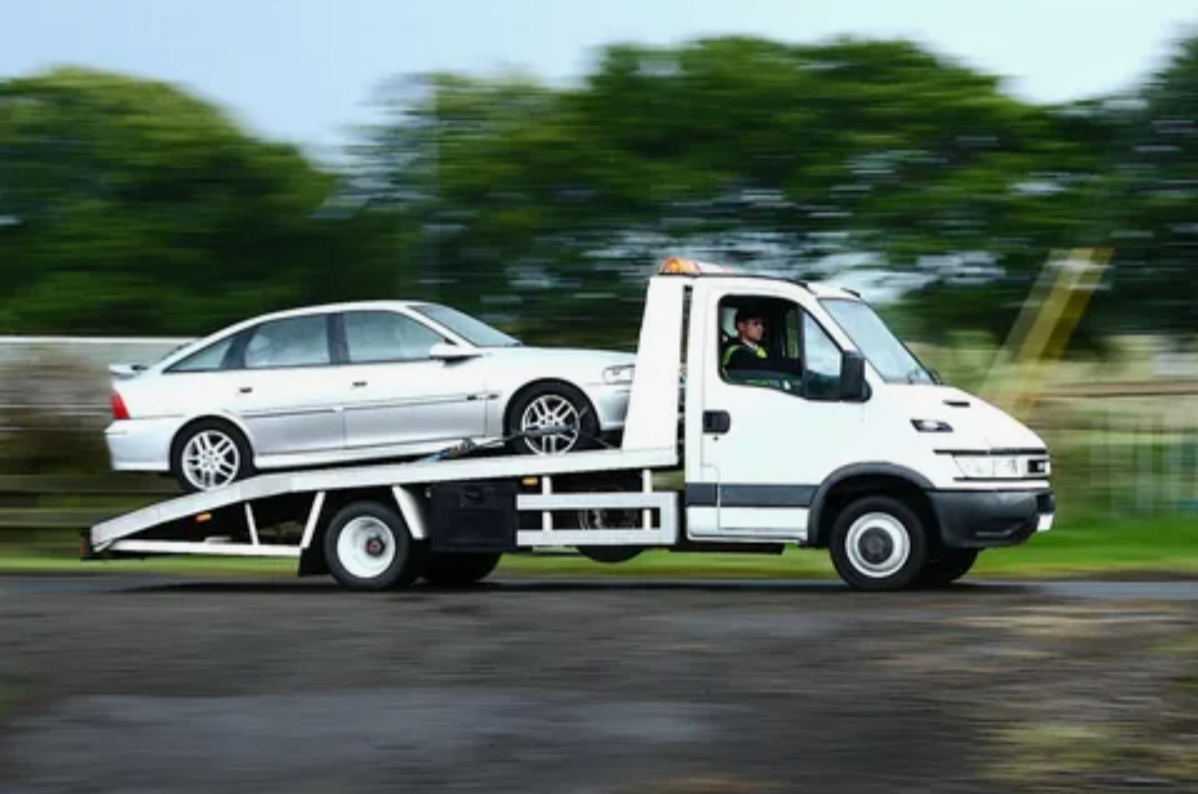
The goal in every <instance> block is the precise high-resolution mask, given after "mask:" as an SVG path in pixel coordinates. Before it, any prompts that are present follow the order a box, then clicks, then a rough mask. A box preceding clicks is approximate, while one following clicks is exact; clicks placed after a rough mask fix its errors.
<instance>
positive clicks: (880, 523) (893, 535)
mask: <svg viewBox="0 0 1198 794" xmlns="http://www.w3.org/2000/svg"><path fill="white" fill-rule="evenodd" d="M831 553H832V564H833V565H834V566H835V567H836V572H837V573H838V574H839V575H840V578H841V579H843V580H844V582H845V583H846V584H848V585H849V586H850V587H852V588H853V589H854V590H866V591H889V590H902V589H904V588H906V587H909V586H911V585H912V584H914V582H915V580H916V578H917V577H918V576H919V574H920V573H921V572H922V571H923V570H924V567H925V565H926V563H927V559H928V542H927V533H926V531H925V530H924V526H923V522H922V521H921V520H920V518H919V516H918V515H917V514H916V513H915V511H914V510H912V509H911V508H910V507H908V506H907V505H906V504H904V503H903V502H901V501H899V500H898V499H895V498H893V497H890V496H866V497H863V498H861V499H858V500H857V501H855V502H852V503H850V504H849V505H848V507H846V508H845V509H844V511H843V512H842V513H841V514H840V515H839V516H837V518H836V524H835V526H834V527H833V528H832V543H831Z"/></svg>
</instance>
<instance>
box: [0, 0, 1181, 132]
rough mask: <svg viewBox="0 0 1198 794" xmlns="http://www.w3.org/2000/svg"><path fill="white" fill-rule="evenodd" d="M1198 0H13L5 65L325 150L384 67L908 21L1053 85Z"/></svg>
mask: <svg viewBox="0 0 1198 794" xmlns="http://www.w3.org/2000/svg"><path fill="white" fill-rule="evenodd" d="M1194 24H1198V0H1139V1H1138V2H1128V1H1127V0H1038V1H1036V2H1029V1H1028V0H988V1H986V2H981V1H980V0H832V2H828V1H827V0H604V1H603V2H591V0H0V77H11V76H15V75H20V74H27V73H29V72H31V71H34V70H39V69H42V68H46V67H49V66H53V65H58V64H65V63H74V64H81V65H87V66H95V67H102V68H107V69H113V70H118V71H123V72H128V73H133V74H138V75H144V76H149V77H154V78H159V79H166V80H170V81H174V82H178V83H181V84H183V85H185V86H187V87H188V88H190V89H191V90H194V91H197V92H198V93H200V94H202V95H204V96H206V97H207V98H209V99H211V100H213V101H215V102H217V103H219V104H221V105H222V106H223V107H224V108H225V109H226V110H228V111H229V112H231V113H232V114H233V115H234V116H235V117H236V118H238V119H239V120H241V121H242V122H243V123H244V124H245V125H246V126H247V127H248V128H249V129H251V130H253V131H254V132H257V133H261V134H266V135H269V136H272V137H277V138H283V139H288V140H292V141H296V142H298V143H300V144H302V145H304V146H305V147H306V148H308V149H309V151H311V152H312V153H313V154H318V153H320V152H321V151H322V147H328V146H333V145H336V144H338V143H341V142H344V141H345V140H346V138H345V130H346V127H347V125H351V124H354V123H360V122H363V121H366V120H369V119H370V111H369V108H368V106H367V103H368V101H369V100H370V96H371V92H372V90H373V89H374V88H375V87H377V85H378V84H379V83H380V81H382V80H383V79H385V78H387V77H388V76H392V75H396V74H401V73H412V72H419V71H425V70H431V69H454V70H465V71H470V72H475V73H481V72H487V71H491V70H494V69H497V68H501V67H515V68H521V69H523V70H525V71H529V72H534V73H536V74H538V75H540V76H542V77H544V78H547V79H554V80H564V79H569V78H570V77H571V76H574V75H577V74H579V73H580V72H582V71H583V70H585V69H586V68H587V65H588V61H589V59H590V58H591V57H593V55H594V53H595V48H597V47H599V46H602V45H604V44H607V43H611V42H614V41H638V42H644V43H655V44H669V43H677V42H680V41H683V40H685V39H689V38H694V37H698V36H703V35H711V34H719V33H743V34H754V35H763V36H769V37H772V38H776V39H780V40H786V41H792V42H811V41H817V40H820V39H823V38H826V37H829V36H833V35H837V34H843V33H854V34H859V35H877V36H903V37H908V38H913V39H916V40H918V41H920V42H923V43H925V44H927V45H929V46H931V47H933V48H934V49H936V50H937V51H939V52H941V53H943V54H945V55H949V56H952V57H956V58H959V59H961V60H964V61H965V62H967V63H970V64H972V65H974V66H976V67H979V68H982V69H984V70H987V71H990V72H992V73H997V74H1001V75H1004V76H1006V77H1007V78H1008V79H1009V82H1008V89H1009V90H1010V91H1011V92H1013V93H1015V94H1016V95H1019V96H1022V97H1025V98H1028V99H1032V100H1038V101H1057V100H1065V99H1071V98H1076V97H1081V96H1087V95H1093V94H1095V93H1100V92H1107V91H1114V90H1118V89H1121V88H1126V87H1128V86H1130V85H1132V84H1134V82H1135V81H1137V80H1139V79H1142V78H1143V77H1144V75H1146V74H1147V73H1148V72H1149V71H1151V70H1153V69H1155V68H1158V67H1159V65H1160V63H1161V59H1162V58H1163V57H1164V56H1165V55H1166V53H1167V51H1168V46H1169V44H1170V42H1171V41H1173V40H1174V39H1175V38H1176V37H1177V36H1179V35H1181V33H1182V32H1183V31H1184V29H1185V26H1188V25H1194Z"/></svg>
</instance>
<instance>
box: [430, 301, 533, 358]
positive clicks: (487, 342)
mask: <svg viewBox="0 0 1198 794" xmlns="http://www.w3.org/2000/svg"><path fill="white" fill-rule="evenodd" d="M412 309H413V311H416V312H418V313H420V314H423V315H424V316H425V317H428V318H429V319H430V320H432V321H433V322H437V323H440V324H441V325H443V326H445V327H446V328H448V329H449V330H451V331H453V332H454V333H455V334H457V335H458V336H460V337H462V338H463V339H465V340H466V341H467V342H469V343H470V344H472V345H474V346H475V347H518V346H520V345H521V344H522V343H521V342H520V340H519V339H515V338H513V337H510V336H508V335H507V334H505V333H504V332H503V331H500V330H499V329H497V328H492V327H491V326H489V325H487V324H486V323H484V322H483V321H482V320H479V319H476V318H474V317H471V316H470V315H468V314H463V313H462V312H460V311H458V310H457V309H451V308H449V307H448V306H439V305H437V304H435V303H423V304H421V305H419V306H413V307H412Z"/></svg>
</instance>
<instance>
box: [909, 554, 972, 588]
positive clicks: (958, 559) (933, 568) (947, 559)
mask: <svg viewBox="0 0 1198 794" xmlns="http://www.w3.org/2000/svg"><path fill="white" fill-rule="evenodd" d="M977 559H978V550H977V549H938V550H937V551H936V553H935V555H934V556H933V557H932V558H931V559H929V560H928V564H927V566H926V567H925V568H924V570H923V573H921V574H920V575H919V577H918V579H917V580H916V584H917V585H918V586H920V587H946V586H948V585H950V584H952V583H953V582H955V581H957V580H958V579H960V578H961V577H962V576H964V575H965V574H967V573H969V569H970V568H972V567H973V564H974V563H975V562H977Z"/></svg>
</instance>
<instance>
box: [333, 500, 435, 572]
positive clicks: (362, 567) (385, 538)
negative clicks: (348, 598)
mask: <svg viewBox="0 0 1198 794" xmlns="http://www.w3.org/2000/svg"><path fill="white" fill-rule="evenodd" d="M324 557H325V562H326V563H327V565H328V567H329V573H331V574H332V575H333V578H334V579H335V580H336V581H337V583H338V584H339V585H341V586H342V587H344V588H346V589H347V590H390V589H395V588H401V587H408V586H409V585H411V584H412V583H413V582H415V581H416V580H417V579H418V578H420V575H421V574H422V573H424V564H425V561H426V557H427V555H426V553H425V544H423V543H421V542H418V541H416V540H414V539H413V538H412V536H411V534H410V533H409V532H408V527H407V524H406V523H404V520H403V518H402V517H401V516H400V515H399V513H398V512H396V511H395V510H392V509H391V508H390V507H387V506H386V505H384V504H382V503H380V502H373V501H358V502H351V503H349V504H347V505H345V506H344V507H342V508H341V509H340V510H338V511H337V513H336V514H335V515H334V516H333V519H332V521H330V522H329V526H328V529H327V530H326V531H325V533H324Z"/></svg>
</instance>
